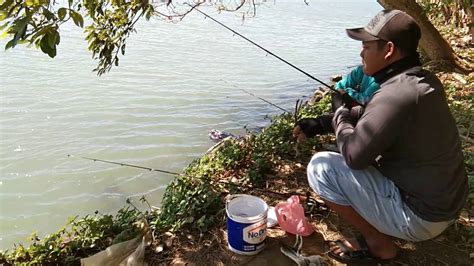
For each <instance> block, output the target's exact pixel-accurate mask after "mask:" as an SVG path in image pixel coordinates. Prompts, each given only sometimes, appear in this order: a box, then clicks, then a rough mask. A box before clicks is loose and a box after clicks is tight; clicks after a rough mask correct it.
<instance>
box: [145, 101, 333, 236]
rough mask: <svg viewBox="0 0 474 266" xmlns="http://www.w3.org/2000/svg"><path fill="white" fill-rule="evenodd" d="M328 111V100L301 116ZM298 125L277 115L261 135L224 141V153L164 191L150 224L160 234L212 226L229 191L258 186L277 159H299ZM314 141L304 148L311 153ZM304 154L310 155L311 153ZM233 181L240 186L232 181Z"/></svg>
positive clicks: (195, 166) (306, 108)
mask: <svg viewBox="0 0 474 266" xmlns="http://www.w3.org/2000/svg"><path fill="white" fill-rule="evenodd" d="M328 109H329V100H328V99H324V100H323V101H321V102H320V104H318V105H314V106H310V105H305V106H304V107H303V108H302V110H301V115H302V116H310V115H317V114H320V113H322V112H323V111H326V110H328ZM294 122H295V121H294V120H293V115H291V114H283V115H280V116H276V117H274V118H273V121H272V124H271V125H270V126H269V127H268V128H266V129H264V130H263V132H261V133H259V134H250V135H249V136H248V137H246V138H243V139H230V140H228V141H225V142H224V146H222V147H221V148H220V149H217V150H216V151H214V152H211V153H208V154H206V155H204V156H203V157H201V158H200V159H198V160H195V161H193V162H192V163H191V164H190V165H189V166H188V167H187V168H186V169H185V170H184V174H183V175H181V176H178V177H177V178H176V180H175V181H174V182H172V183H171V184H169V185H168V187H167V188H166V192H165V195H164V197H163V201H162V205H161V209H160V214H159V216H158V218H157V219H156V221H154V222H152V223H151V225H152V226H154V227H156V229H157V230H160V231H164V230H171V231H174V230H178V229H180V228H182V227H183V226H189V227H191V228H195V229H198V230H200V231H207V230H208V229H209V228H211V227H212V226H214V225H215V224H216V223H217V222H218V221H219V218H220V216H219V215H220V214H223V213H224V194H225V193H229V192H230V191H234V192H236V191H238V190H239V187H240V189H242V188H248V187H253V186H255V187H259V186H261V185H262V184H264V183H265V181H266V180H267V178H268V176H269V175H270V174H271V172H272V169H273V166H274V165H275V164H276V163H277V161H278V160H282V159H294V158H295V157H294V155H295V142H294V140H293V138H292V129H293V127H294ZM316 141H317V140H313V141H310V142H309V144H307V145H306V146H304V147H306V149H309V147H312V146H314V145H315V142H316ZM303 150H304V148H303ZM303 153H304V154H306V155H307V156H310V152H304V151H303ZM232 177H236V178H237V179H238V180H239V181H238V182H239V184H233V183H231V182H229V181H230V180H228V179H232ZM223 193H224V194H223Z"/></svg>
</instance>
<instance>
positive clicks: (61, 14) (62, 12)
mask: <svg viewBox="0 0 474 266" xmlns="http://www.w3.org/2000/svg"><path fill="white" fill-rule="evenodd" d="M66 14H67V8H65V7H61V8H60V9H58V18H59V20H64V18H65V17H66Z"/></svg>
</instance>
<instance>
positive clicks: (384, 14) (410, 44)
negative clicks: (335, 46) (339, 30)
mask: <svg viewBox="0 0 474 266" xmlns="http://www.w3.org/2000/svg"><path fill="white" fill-rule="evenodd" d="M346 32H347V35H348V36H349V37H350V38H352V39H354V40H358V41H375V40H385V41H391V42H393V43H394V44H395V46H398V47H400V46H403V47H404V49H405V50H406V51H413V50H415V51H416V48H417V47H418V41H419V40H420V38H421V30H420V27H419V26H418V24H416V21H415V19H413V18H412V17H411V16H410V15H408V14H407V13H405V12H403V11H400V10H396V9H393V10H382V11H381V12H379V13H378V14H377V15H376V16H375V17H374V18H372V20H370V22H369V23H368V24H367V25H366V26H365V27H363V28H354V29H346Z"/></svg>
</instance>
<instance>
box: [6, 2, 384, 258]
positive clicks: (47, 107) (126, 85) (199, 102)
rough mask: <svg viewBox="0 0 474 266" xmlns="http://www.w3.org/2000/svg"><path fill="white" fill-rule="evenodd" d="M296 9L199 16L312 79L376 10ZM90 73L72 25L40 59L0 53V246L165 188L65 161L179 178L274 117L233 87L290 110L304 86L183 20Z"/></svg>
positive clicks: (139, 38)
mask: <svg viewBox="0 0 474 266" xmlns="http://www.w3.org/2000/svg"><path fill="white" fill-rule="evenodd" d="M309 4H310V5H309V6H306V5H305V4H304V2H303V1H302V0H301V1H294V0H284V1H277V2H276V4H274V3H268V4H266V5H264V6H261V7H260V8H259V9H258V11H257V16H256V17H255V18H251V19H246V20H245V21H244V23H242V19H241V17H240V16H239V15H238V14H236V13H230V14H216V12H215V11H214V10H213V9H208V10H207V11H208V12H209V14H212V15H214V16H215V18H217V19H218V20H220V21H222V22H224V23H225V24H227V25H228V26H230V27H232V28H234V29H235V30H237V31H238V32H240V33H242V34H244V35H245V36H247V37H248V38H250V39H252V40H253V41H255V42H257V43H259V44H260V45H262V46H264V47H265V48H267V49H269V50H270V51H272V52H274V53H275V54H277V55H279V56H281V57H282V58H285V59H286V60H288V61H290V62H291V63H293V64H295V65H297V66H298V67H300V68H302V69H304V70H305V71H307V72H308V73H311V74H312V75H314V76H316V77H318V78H319V79H321V80H323V81H326V80H328V78H329V77H330V76H331V75H333V74H345V73H347V72H348V71H349V69H348V68H347V67H348V66H351V65H355V64H358V63H359V62H360V59H359V56H358V54H359V46H360V44H359V43H357V42H355V41H351V40H350V39H349V38H347V37H346V36H345V32H344V29H345V28H347V27H355V26H359V25H364V24H365V23H366V22H367V21H368V20H369V19H370V18H371V17H372V16H373V15H374V14H375V13H376V12H377V11H379V10H380V9H381V8H380V7H379V6H378V4H377V3H375V1H369V0H366V1H356V0H350V1H349V0H346V1H329V0H326V1H310V3H309ZM0 45H2V47H3V46H4V45H5V40H1V41H0ZM95 66H96V62H95V61H93V60H92V59H91V54H90V53H89V52H88V51H87V44H86V43H85V41H83V36H82V33H81V32H80V31H78V30H76V29H75V28H74V27H73V26H72V25H67V26H66V27H65V28H63V29H62V31H61V44H60V46H59V51H58V56H57V57H56V58H54V59H49V58H48V57H47V56H45V55H43V54H42V53H41V52H39V51H36V50H34V49H28V48H25V47H17V48H15V49H14V50H9V51H7V52H1V53H0V88H1V100H0V111H1V112H0V114H1V116H0V248H3V249H5V248H9V247H12V245H13V243H15V242H25V241H26V239H27V236H28V235H29V234H30V233H31V232H33V231H38V233H39V235H44V234H47V233H50V232H53V231H56V230H57V229H58V228H59V227H60V226H62V225H63V224H64V223H65V222H66V219H67V217H68V216H74V215H85V214H90V213H93V212H94V211H95V210H99V211H100V212H102V213H107V212H114V211H116V210H117V209H118V208H120V207H122V206H124V205H125V200H126V199H127V198H131V199H132V200H134V201H135V202H137V201H138V199H139V197H141V196H142V195H145V196H146V197H147V198H148V200H149V201H150V202H151V203H152V204H154V205H159V204H160V200H161V197H162V195H163V192H164V189H165V187H166V185H167V184H168V183H169V182H170V181H171V180H172V177H170V176H169V175H166V174H160V173H156V172H148V171H142V170H139V169H133V168H126V167H120V166H116V165H110V164H104V163H99V162H92V161H86V160H82V159H79V158H77V157H78V156H87V157H95V158H101V159H105V160H113V161H120V162H126V163H131V164H138V165H143V166H147V167H152V168H159V169H166V170H169V171H175V172H179V171H181V170H182V168H183V167H185V166H186V165H187V164H189V163H190V162H191V161H192V160H193V159H194V158H197V157H199V156H200V155H202V154H203V153H204V152H205V151H206V150H207V149H208V148H209V147H210V146H212V145H213V143H212V142H211V141H210V140H209V139H208V136H207V134H208V132H209V130H211V129H214V128H215V129H220V130H223V131H227V132H231V133H234V134H243V133H244V130H243V127H244V126H245V125H247V126H248V127H258V126H262V125H265V124H266V123H267V122H266V121H265V119H264V117H265V115H267V114H270V115H271V114H278V113H279V112H280V111H279V110H278V109H276V108H274V107H272V106H270V105H268V104H266V103H264V102H262V101H260V100H258V99H256V98H254V97H251V96H249V95H247V94H245V93H244V92H242V91H240V90H239V89H238V88H242V89H246V90H249V91H252V92H253V93H255V94H257V95H259V96H261V97H263V98H265V99H267V100H269V101H271V102H273V103H275V104H277V105H280V106H282V107H283V108H286V109H292V108H293V106H294V102H295V101H296V99H298V98H301V97H304V96H308V95H311V93H312V92H313V91H314V89H315V88H316V87H317V86H318V84H317V83H315V82H314V81H313V80H309V79H308V78H307V77H306V76H304V75H303V74H301V73H299V72H297V71H296V70H294V69H292V68H290V67H289V66H287V65H285V64H283V63H282V62H280V61H278V60H277V59H275V58H273V57H272V56H267V55H266V54H265V52H263V51H262V50H260V49H258V48H257V47H255V46H253V45H251V44H249V43H248V42H246V41H244V40H243V39H241V38H239V37H237V36H233V35H232V33H231V32H229V31H227V30H225V29H224V28H222V27H221V26H219V25H217V24H215V23H214V22H212V21H211V20H209V19H204V17H203V16H202V15H199V14H197V13H195V14H190V15H188V17H186V18H185V19H184V21H182V22H180V23H177V24H170V23H165V22H163V21H160V20H152V21H150V22H143V23H141V24H140V25H138V33H137V34H135V35H133V36H132V37H131V38H130V41H129V43H128V44H127V53H126V55H125V56H124V57H122V58H121V65H120V66H119V67H116V68H113V70H112V72H110V73H108V74H106V75H105V76H102V77H97V76H96V75H95V74H94V73H93V72H91V70H92V69H93V68H94V67H95ZM68 154H74V155H75V156H76V157H74V158H69V157H68V156H67V155H68Z"/></svg>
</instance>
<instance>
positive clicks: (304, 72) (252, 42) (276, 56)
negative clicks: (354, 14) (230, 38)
mask: <svg viewBox="0 0 474 266" xmlns="http://www.w3.org/2000/svg"><path fill="white" fill-rule="evenodd" d="M186 4H187V5H188V6H190V7H191V8H192V9H195V10H196V11H197V12H199V13H201V14H203V15H204V16H206V17H207V18H209V19H211V20H212V21H214V22H216V23H217V24H219V25H221V26H222V27H224V28H226V29H228V30H230V31H231V32H233V33H234V34H236V35H238V36H239V37H241V38H243V39H244V40H246V41H248V42H250V43H251V44H253V45H255V46H257V47H258V48H260V49H262V50H264V51H265V52H267V53H268V54H270V55H272V56H274V57H275V58H277V59H279V60H281V61H283V62H284V63H285V64H287V65H289V66H291V67H293V68H294V69H296V70H298V71H300V72H301V73H303V74H305V75H306V76H308V77H310V78H311V79H314V80H316V81H317V82H319V83H321V84H322V85H324V86H326V87H328V88H329V89H330V90H332V91H334V92H337V90H335V89H334V88H333V87H331V86H329V85H328V84H326V83H325V82H323V81H321V80H320V79H318V78H316V77H314V76H312V75H311V74H309V73H307V72H306V71H304V70H302V69H301V68H299V67H297V66H295V65H293V64H292V63H290V62H288V61H286V60H285V59H283V58H281V57H279V56H278V55H276V54H274V53H272V52H270V51H269V50H267V49H265V48H264V47H262V46H261V45H259V44H257V43H255V42H254V41H252V40H250V39H249V38H247V37H245V36H243V35H242V34H240V33H238V32H237V31H235V30H233V29H231V28H229V27H228V26H226V25H224V24H223V23H222V22H220V21H218V20H216V19H214V18H213V17H211V16H209V15H208V14H206V13H204V12H202V11H201V10H199V9H198V8H197V7H195V6H191V5H190V4H188V3H186Z"/></svg>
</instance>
